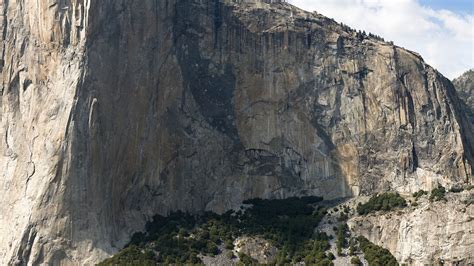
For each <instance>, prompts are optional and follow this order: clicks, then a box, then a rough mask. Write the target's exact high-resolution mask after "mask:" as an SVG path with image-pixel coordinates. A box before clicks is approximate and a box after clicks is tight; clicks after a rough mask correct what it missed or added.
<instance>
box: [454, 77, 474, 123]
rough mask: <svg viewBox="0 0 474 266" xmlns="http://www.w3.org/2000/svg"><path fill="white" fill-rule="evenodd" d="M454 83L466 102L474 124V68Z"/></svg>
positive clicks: (460, 96)
mask: <svg viewBox="0 0 474 266" xmlns="http://www.w3.org/2000/svg"><path fill="white" fill-rule="evenodd" d="M453 84H454V86H455V87H456V90H457V91H458V93H459V98H461V100H463V101H464V103H465V106H466V107H465V109H466V111H467V113H468V115H469V117H470V119H471V125H474V69H471V70H469V71H466V73H464V74H462V75H461V76H460V77H458V78H456V79H454V80H453Z"/></svg>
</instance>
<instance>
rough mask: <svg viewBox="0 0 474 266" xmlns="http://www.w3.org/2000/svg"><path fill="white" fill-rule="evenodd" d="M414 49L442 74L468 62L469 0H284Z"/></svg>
mask: <svg viewBox="0 0 474 266" xmlns="http://www.w3.org/2000/svg"><path fill="white" fill-rule="evenodd" d="M289 2H290V3H292V4H294V5H296V6H298V7H300V8H303V9H306V10H308V11H317V12H318V13H321V14H323V15H325V16H328V17H330V18H334V19H335V20H336V21H339V22H343V23H345V24H347V25H349V26H351V27H353V28H356V29H360V30H365V31H367V32H372V33H375V34H377V35H380V36H382V37H384V38H385V39H386V40H388V41H394V42H395V44H397V45H399V46H402V47H404V48H407V49H409V50H413V51H416V52H418V53H419V54H421V55H422V56H423V58H424V59H425V60H426V61H427V62H428V63H429V64H430V65H432V66H433V67H435V68H436V69H438V70H439V71H440V72H441V73H443V74H444V75H445V76H446V77H448V78H451V79H452V78H455V77H457V76H459V75H461V74H462V73H463V72H464V71H466V70H468V69H471V68H474V0H289Z"/></svg>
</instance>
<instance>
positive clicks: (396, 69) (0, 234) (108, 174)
mask: <svg viewBox="0 0 474 266" xmlns="http://www.w3.org/2000/svg"><path fill="white" fill-rule="evenodd" d="M0 5H1V7H2V8H0V10H1V11H2V12H3V13H2V14H1V15H2V16H1V19H0V21H1V25H2V26H1V30H2V32H3V35H2V38H3V47H1V49H2V50H1V51H2V60H3V61H1V63H2V64H1V74H2V76H1V79H2V80H1V86H2V87H1V92H2V94H1V95H2V96H1V100H0V104H1V109H0V110H1V113H0V115H1V120H0V132H1V137H2V138H1V141H0V151H1V153H2V157H0V167H2V169H4V171H3V175H2V177H1V186H0V195H1V196H0V264H5V263H11V264H39V263H49V262H62V263H81V264H87V263H94V262H97V261H98V260H100V259H101V258H103V257H105V256H107V255H108V254H111V253H112V252H114V251H116V250H117V249H118V248H120V247H122V246H123V245H124V244H125V243H126V242H127V240H128V238H129V236H130V234H131V233H132V232H133V231H136V230H140V229H142V227H143V225H144V223H145V221H146V220H147V219H148V218H149V217H151V216H152V215H153V214H156V213H161V214H166V213H167V212H169V211H171V210H177V209H181V210H187V211H191V212H197V211H202V210H214V211H217V212H222V211H225V210H226V209H228V208H232V207H235V206H237V205H238V204H239V203H240V202H241V201H242V200H243V199H246V198H253V197H266V198H277V197H286V196H292V195H320V196H324V197H325V198H337V197H343V196H351V195H357V194H359V193H363V194H370V193H373V192H375V191H382V190H386V189H394V190H397V191H400V192H411V191H415V190H418V189H420V188H424V189H429V188H431V186H433V185H435V184H437V183H441V184H443V185H449V184H452V183H461V182H471V175H472V172H473V169H472V161H473V159H472V158H473V145H474V144H473V137H472V132H473V131H472V128H471V126H470V125H469V124H468V123H467V122H466V121H465V116H464V114H463V112H460V110H461V107H460V103H459V99H458V98H457V95H456V93H455V91H454V88H453V86H452V84H451V83H450V82H449V81H448V80H447V79H445V78H444V77H443V76H442V75H440V74H439V73H437V72H436V71H435V70H433V69H432V68H431V67H429V66H428V65H426V64H425V63H424V62H423V60H422V59H421V58H420V57H419V56H418V55H416V54H414V53H412V52H409V51H406V50H403V49H401V48H399V47H396V46H393V45H391V44H387V43H384V42H381V41H379V40H376V39H373V38H367V37H363V36H360V35H357V34H356V33H355V32H353V31H351V30H348V29H347V28H345V27H342V26H340V25H338V24H336V23H335V22H334V21H332V20H329V19H327V18H324V17H323V16H320V15H318V14H311V13H305V12H303V11H301V10H298V9H296V8H294V7H292V6H290V5H288V4H265V3H256V4H255V3H241V4H239V5H236V4H223V3H219V2H218V1H210V0H207V1H198V0H196V1H192V0H179V1H177V0H167V1H157V0H101V1H90V0H61V1H59V0H50V1H33V0H8V1H7V0H0Z"/></svg>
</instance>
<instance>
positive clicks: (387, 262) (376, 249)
mask: <svg viewBox="0 0 474 266" xmlns="http://www.w3.org/2000/svg"><path fill="white" fill-rule="evenodd" d="M357 240H358V241H359V248H360V250H361V251H362V252H364V257H365V259H366V260H367V262H368V263H369V266H382V265H383V266H397V265H398V262H397V260H396V259H395V257H394V256H393V255H392V253H390V251H388V249H385V248H382V247H380V246H377V245H375V244H374V243H372V242H370V241H369V240H368V239H367V238H365V237H363V236H359V237H358V238H357ZM351 262H352V261H351ZM354 262H355V261H354Z"/></svg>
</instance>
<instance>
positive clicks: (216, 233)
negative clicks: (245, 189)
mask: <svg viewBox="0 0 474 266" xmlns="http://www.w3.org/2000/svg"><path fill="white" fill-rule="evenodd" d="M320 201H322V198H319V197H303V198H296V197H295V198H288V199H284V200H262V199H252V200H248V201H245V202H244V203H245V204H248V205H249V206H250V207H248V208H246V209H245V210H239V211H237V212H234V211H229V212H227V213H225V214H223V215H217V214H215V213H210V212H206V213H204V214H202V215H198V216H193V215H190V214H187V213H183V212H175V213H172V214H170V215H169V216H168V217H163V216H159V215H157V216H155V217H154V219H153V221H152V222H149V223H148V224H147V225H146V232H139V233H136V234H134V235H133V237H132V239H131V241H130V244H129V245H128V246H127V247H126V248H125V249H123V250H122V251H121V252H119V253H118V254H116V255H115V256H113V257H112V258H110V259H107V260H105V261H104V262H102V263H101V264H100V265H116V264H122V265H123V264H132V265H135V264H134V263H135V262H137V263H139V264H142V265H145V264H146V265H154V264H198V263H202V261H201V259H200V258H199V256H198V255H199V254H204V255H209V256H214V255H217V254H220V253H221V252H222V251H223V250H221V249H220V248H219V247H220V246H222V247H224V248H226V249H232V248H233V242H234V241H235V240H236V239H237V238H238V237H240V236H256V237H257V236H258V237H261V238H263V239H266V240H268V241H270V242H271V243H272V244H273V245H275V246H276V247H277V248H278V250H279V253H278V254H277V258H276V260H275V262H274V263H276V264H290V263H297V262H303V261H304V262H306V263H307V264H317V265H330V264H332V262H331V259H333V256H331V255H330V254H326V251H327V250H328V249H329V238H328V236H327V235H326V234H325V233H319V232H314V228H315V227H316V226H317V225H318V224H319V222H320V221H321V219H322V218H323V217H324V215H325V214H326V209H325V208H323V207H321V206H318V205H317V203H318V202H320ZM313 232H314V233H313ZM227 255H228V257H231V255H232V254H230V253H229V254H227ZM239 258H240V260H241V262H242V263H244V264H245V263H249V264H253V263H255V261H254V260H252V259H251V258H249V257H248V256H247V255H245V254H239ZM321 263H323V264H321Z"/></svg>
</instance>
